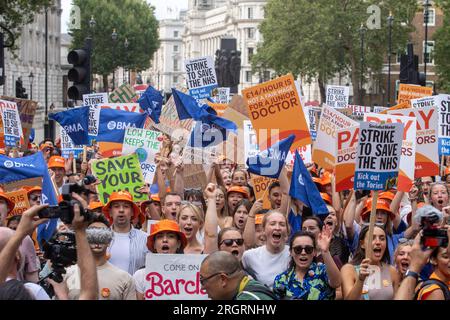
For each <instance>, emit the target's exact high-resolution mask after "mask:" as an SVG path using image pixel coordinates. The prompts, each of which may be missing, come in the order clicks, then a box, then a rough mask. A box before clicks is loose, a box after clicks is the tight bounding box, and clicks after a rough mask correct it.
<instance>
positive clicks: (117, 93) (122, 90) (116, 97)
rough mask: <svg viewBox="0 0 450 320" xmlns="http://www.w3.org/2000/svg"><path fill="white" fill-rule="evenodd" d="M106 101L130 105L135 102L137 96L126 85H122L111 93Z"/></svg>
mask: <svg viewBox="0 0 450 320" xmlns="http://www.w3.org/2000/svg"><path fill="white" fill-rule="evenodd" d="M108 100H109V102H112V103H131V102H137V101H138V96H137V94H136V92H135V91H134V89H133V88H132V87H131V86H130V85H129V84H128V83H124V84H122V85H121V86H120V87H118V88H116V89H115V90H114V91H113V92H111V94H110V95H109V98H108Z"/></svg>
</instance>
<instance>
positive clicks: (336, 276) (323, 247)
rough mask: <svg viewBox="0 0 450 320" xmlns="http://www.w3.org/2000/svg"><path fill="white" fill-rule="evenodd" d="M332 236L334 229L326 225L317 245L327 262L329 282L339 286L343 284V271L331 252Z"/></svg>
mask: <svg viewBox="0 0 450 320" xmlns="http://www.w3.org/2000/svg"><path fill="white" fill-rule="evenodd" d="M332 236H333V232H332V230H331V229H330V228H329V227H328V226H325V227H324V228H323V230H322V232H321V233H319V235H318V237H317V246H318V247H319V249H320V252H321V253H322V257H323V261H324V262H325V267H326V269H327V275H328V283H329V285H330V287H332V288H337V287H339V286H340V285H341V272H340V271H339V268H338V267H337V265H336V263H335V262H334V260H333V257H332V256H331V254H330V242H331V237H332Z"/></svg>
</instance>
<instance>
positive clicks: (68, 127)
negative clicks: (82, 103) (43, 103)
mask: <svg viewBox="0 0 450 320" xmlns="http://www.w3.org/2000/svg"><path fill="white" fill-rule="evenodd" d="M48 118H49V119H52V120H55V121H56V122H58V123H59V124H60V125H61V127H62V128H63V129H64V131H65V132H66V133H67V135H68V136H69V137H70V138H71V139H72V141H73V143H74V144H76V145H87V144H89V106H86V107H80V108H74V109H69V110H66V111H61V112H57V113H52V114H49V115H48Z"/></svg>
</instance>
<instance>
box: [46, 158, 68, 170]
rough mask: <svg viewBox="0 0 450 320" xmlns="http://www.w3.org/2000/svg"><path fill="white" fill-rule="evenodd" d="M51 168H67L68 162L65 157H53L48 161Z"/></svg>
mask: <svg viewBox="0 0 450 320" xmlns="http://www.w3.org/2000/svg"><path fill="white" fill-rule="evenodd" d="M47 166H48V167H49V168H63V169H65V168H66V161H65V160H64V158H63V157H60V156H51V157H50V159H49V160H48V165H47Z"/></svg>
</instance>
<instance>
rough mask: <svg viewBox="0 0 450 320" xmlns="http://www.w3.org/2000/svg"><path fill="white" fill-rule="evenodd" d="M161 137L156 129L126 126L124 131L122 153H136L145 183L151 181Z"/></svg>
mask: <svg viewBox="0 0 450 320" xmlns="http://www.w3.org/2000/svg"><path fill="white" fill-rule="evenodd" d="M162 139H163V137H162V133H161V132H157V131H152V130H146V129H138V128H127V130H126V131H125V137H124V139H123V146H122V154H123V155H128V154H132V153H136V154H137V156H138V158H139V162H140V163H141V170H142V175H143V176H144V181H145V182H146V183H150V184H151V183H153V177H154V176H155V172H156V164H155V155H156V153H158V152H159V151H160V148H161V145H162Z"/></svg>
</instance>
